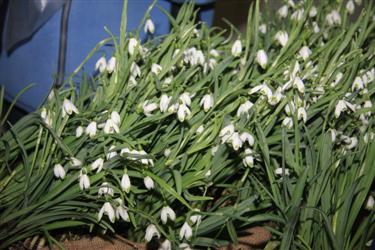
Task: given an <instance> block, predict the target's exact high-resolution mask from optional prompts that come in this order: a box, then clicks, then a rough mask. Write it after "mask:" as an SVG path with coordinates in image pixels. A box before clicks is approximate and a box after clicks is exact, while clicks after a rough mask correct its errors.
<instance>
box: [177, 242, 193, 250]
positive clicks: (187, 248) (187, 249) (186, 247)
mask: <svg viewBox="0 0 375 250" xmlns="http://www.w3.org/2000/svg"><path fill="white" fill-rule="evenodd" d="M178 248H179V249H181V250H192V249H191V248H190V246H189V244H187V243H181V244H180V245H178Z"/></svg>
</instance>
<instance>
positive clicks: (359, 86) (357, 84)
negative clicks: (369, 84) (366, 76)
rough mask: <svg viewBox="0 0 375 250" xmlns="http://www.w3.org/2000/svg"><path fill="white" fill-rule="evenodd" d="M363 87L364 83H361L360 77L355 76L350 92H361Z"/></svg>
mask: <svg viewBox="0 0 375 250" xmlns="http://www.w3.org/2000/svg"><path fill="white" fill-rule="evenodd" d="M364 87H365V85H364V83H363V80H362V78H361V77H359V76H357V77H356V78H355V79H354V82H353V85H352V91H354V90H361V89H363V88H364Z"/></svg>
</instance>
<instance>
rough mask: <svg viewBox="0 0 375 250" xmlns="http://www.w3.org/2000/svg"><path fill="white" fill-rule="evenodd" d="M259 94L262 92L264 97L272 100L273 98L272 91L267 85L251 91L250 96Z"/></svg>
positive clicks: (256, 87) (261, 85)
mask: <svg viewBox="0 0 375 250" xmlns="http://www.w3.org/2000/svg"><path fill="white" fill-rule="evenodd" d="M257 92H260V93H261V94H262V95H264V96H266V97H267V99H268V98H271V96H272V90H271V89H270V88H269V87H268V86H267V85H266V84H265V83H263V84H260V85H258V86H255V87H254V88H252V89H250V91H249V94H250V95H252V94H254V93H257Z"/></svg>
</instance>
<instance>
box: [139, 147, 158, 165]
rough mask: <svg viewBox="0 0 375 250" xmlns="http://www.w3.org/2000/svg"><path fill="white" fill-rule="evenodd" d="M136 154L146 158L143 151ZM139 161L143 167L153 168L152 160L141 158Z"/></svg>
mask: <svg viewBox="0 0 375 250" xmlns="http://www.w3.org/2000/svg"><path fill="white" fill-rule="evenodd" d="M138 154H140V155H145V156H147V153H146V152H145V151H144V150H141V151H139V152H138ZM140 161H141V163H142V164H144V165H151V166H154V161H153V160H152V159H148V158H142V159H140Z"/></svg>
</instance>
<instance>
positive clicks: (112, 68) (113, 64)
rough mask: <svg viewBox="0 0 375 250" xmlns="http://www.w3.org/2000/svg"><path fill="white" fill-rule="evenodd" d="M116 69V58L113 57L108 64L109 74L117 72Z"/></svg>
mask: <svg viewBox="0 0 375 250" xmlns="http://www.w3.org/2000/svg"><path fill="white" fill-rule="evenodd" d="M115 68H116V57H114V56H112V57H111V59H109V61H108V64H107V71H108V73H110V74H111V73H112V72H113V71H115Z"/></svg>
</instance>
